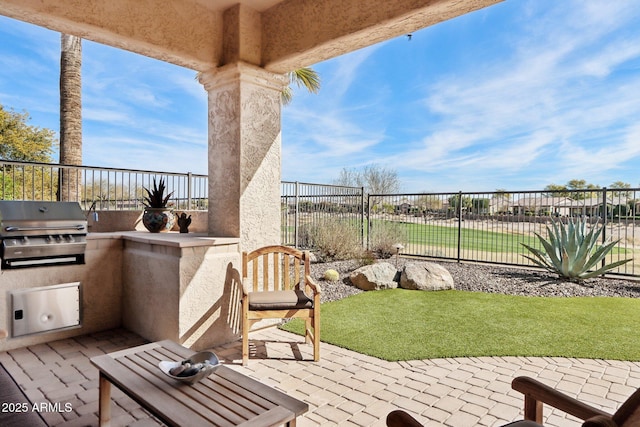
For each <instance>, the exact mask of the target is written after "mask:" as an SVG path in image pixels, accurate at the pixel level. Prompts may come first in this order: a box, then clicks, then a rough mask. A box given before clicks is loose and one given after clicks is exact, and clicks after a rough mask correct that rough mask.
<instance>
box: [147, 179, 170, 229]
mask: <svg viewBox="0 0 640 427" xmlns="http://www.w3.org/2000/svg"><path fill="white" fill-rule="evenodd" d="M142 188H143V189H144V191H146V192H147V196H146V197H144V200H143V201H142V204H144V206H145V209H144V213H143V215H142V224H143V225H144V226H145V228H146V229H147V230H149V231H150V232H152V233H160V232H166V231H170V230H171V229H172V228H173V226H174V224H175V222H176V218H175V215H174V214H173V212H172V211H171V209H169V208H167V202H168V201H169V198H170V197H171V195H172V194H173V192H171V193H169V194H167V195H166V196H165V194H164V193H165V190H166V186H165V183H164V179H163V178H160V181H159V182H158V183H156V179H155V178H153V189H152V190H149V189H148V188H146V187H142Z"/></svg>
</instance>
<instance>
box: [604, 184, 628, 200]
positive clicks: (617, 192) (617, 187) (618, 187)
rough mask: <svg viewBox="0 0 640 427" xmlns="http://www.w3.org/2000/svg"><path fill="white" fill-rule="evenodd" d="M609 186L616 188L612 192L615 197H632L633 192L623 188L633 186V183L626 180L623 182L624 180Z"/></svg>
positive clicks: (612, 188)
mask: <svg viewBox="0 0 640 427" xmlns="http://www.w3.org/2000/svg"><path fill="white" fill-rule="evenodd" d="M609 188H610V189H611V190H614V191H613V192H612V194H613V195H614V196H615V197H631V192H630V191H622V190H626V189H629V188H631V184H629V183H626V182H622V181H616V182H614V183H613V184H611V185H610V186H609Z"/></svg>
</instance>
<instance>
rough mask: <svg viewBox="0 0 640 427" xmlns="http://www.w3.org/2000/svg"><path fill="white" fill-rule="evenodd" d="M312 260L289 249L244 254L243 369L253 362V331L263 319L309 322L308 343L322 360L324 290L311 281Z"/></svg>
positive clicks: (306, 334) (273, 247) (270, 249)
mask: <svg viewBox="0 0 640 427" xmlns="http://www.w3.org/2000/svg"><path fill="white" fill-rule="evenodd" d="M309 256H310V254H309V252H306V251H305V252H302V251H300V250H298V249H295V248H290V247H287V246H266V247H264V248H260V249H256V250H255V251H253V252H249V253H247V252H243V253H242V364H243V365H246V364H247V363H248V361H249V330H250V329H251V326H252V325H253V324H254V323H255V322H257V321H259V320H263V319H290V318H302V319H305V341H306V342H307V343H313V360H314V361H316V362H317V361H318V360H320V286H318V284H316V283H315V282H314V281H313V279H312V278H311V269H310V259H309ZM249 282H250V286H249Z"/></svg>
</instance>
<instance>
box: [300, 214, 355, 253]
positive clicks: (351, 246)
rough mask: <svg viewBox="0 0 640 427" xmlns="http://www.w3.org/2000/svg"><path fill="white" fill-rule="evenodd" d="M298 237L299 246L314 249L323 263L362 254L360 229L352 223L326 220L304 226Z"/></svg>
mask: <svg viewBox="0 0 640 427" xmlns="http://www.w3.org/2000/svg"><path fill="white" fill-rule="evenodd" d="M299 237H300V242H301V244H302V245H304V246H305V247H310V248H314V249H315V251H316V255H317V256H318V258H320V260H321V261H324V262H328V261H338V260H345V259H354V258H359V257H360V256H361V253H362V241H361V237H360V228H359V226H356V224H354V223H353V222H352V221H346V220H340V219H332V218H326V219H323V220H321V221H318V222H317V223H314V224H305V225H304V226H302V227H301V230H300V236H299Z"/></svg>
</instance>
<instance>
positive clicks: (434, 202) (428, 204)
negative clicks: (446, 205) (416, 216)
mask: <svg viewBox="0 0 640 427" xmlns="http://www.w3.org/2000/svg"><path fill="white" fill-rule="evenodd" d="M416 205H417V206H418V207H419V208H420V209H421V210H423V211H426V212H429V211H437V210H439V209H442V200H440V199H439V198H438V196H434V195H424V196H420V197H419V198H418V200H416Z"/></svg>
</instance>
